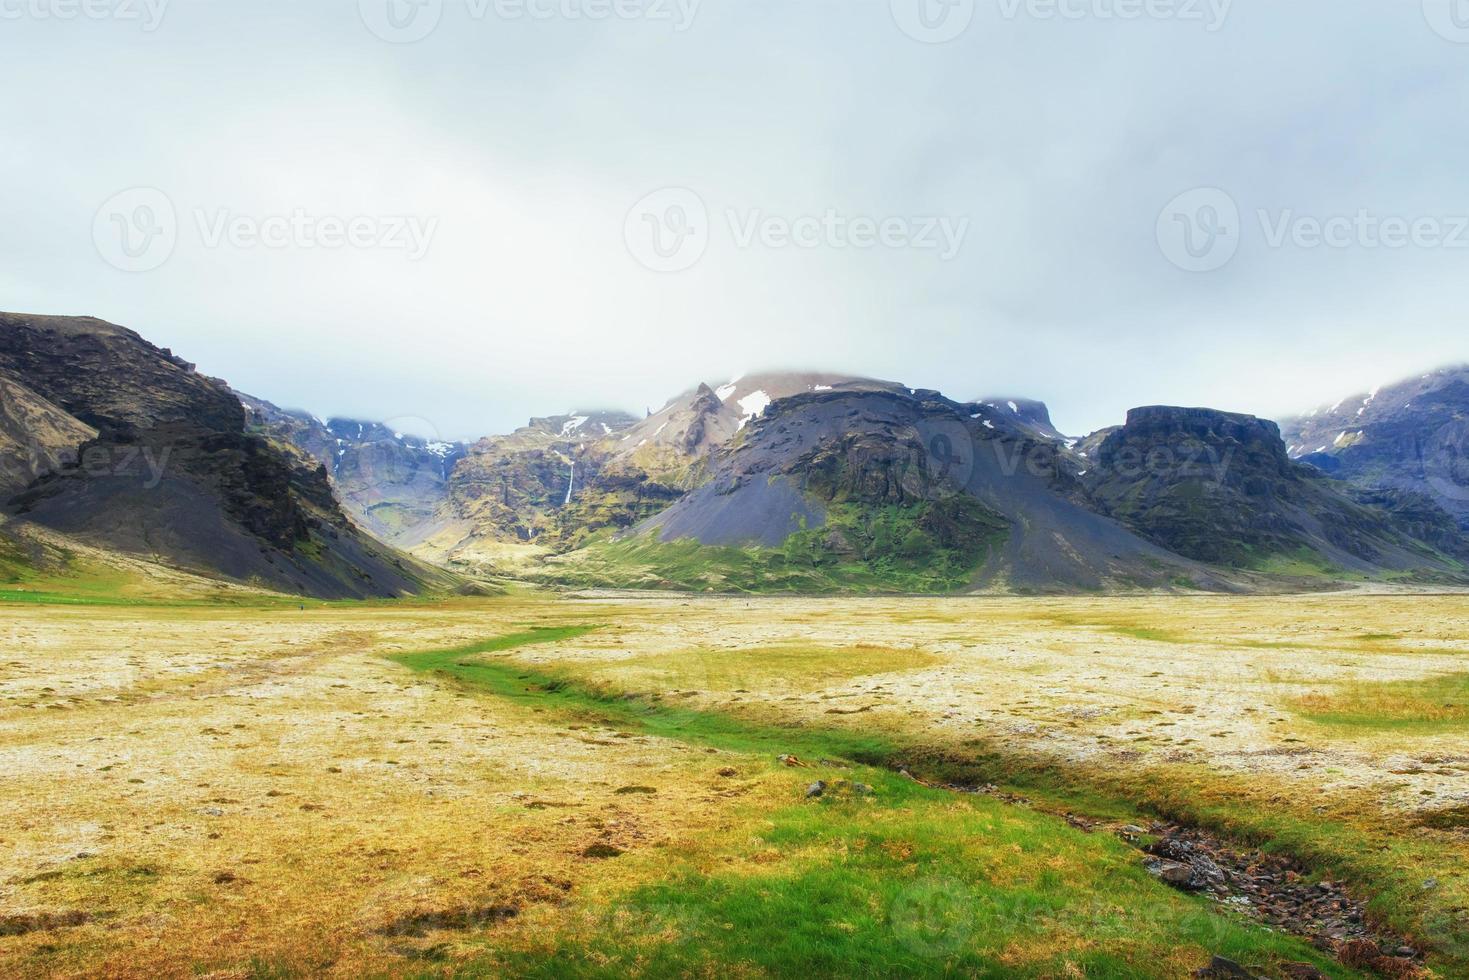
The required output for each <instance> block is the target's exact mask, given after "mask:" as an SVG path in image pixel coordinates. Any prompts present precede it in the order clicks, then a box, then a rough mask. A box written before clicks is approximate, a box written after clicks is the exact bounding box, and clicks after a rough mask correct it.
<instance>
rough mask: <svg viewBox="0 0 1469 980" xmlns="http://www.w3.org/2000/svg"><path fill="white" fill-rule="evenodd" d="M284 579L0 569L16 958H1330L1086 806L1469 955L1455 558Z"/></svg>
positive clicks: (961, 963) (1443, 955) (318, 968)
mask: <svg viewBox="0 0 1469 980" xmlns="http://www.w3.org/2000/svg"><path fill="white" fill-rule="evenodd" d="M305 605H306V608H304V609H303V608H299V607H298V606H296V605H291V606H286V607H283V606H282V605H281V604H279V603H278V602H274V601H271V600H267V599H264V598H262V599H260V600H259V602H254V601H253V600H251V599H250V598H249V597H248V596H244V597H240V596H237V597H236V601H235V604H234V605H232V606H221V605H214V604H203V603H190V604H182V605H179V604H172V605H149V604H139V605H127V606H111V605H96V604H74V603H73V604H55V603H42V602H36V601H27V602H10V603H0V615H3V619H0V771H3V772H4V774H5V785H6V789H5V792H4V794H3V795H0V974H3V975H7V976H8V975H17V976H43V975H62V976H95V975H99V974H101V975H109V976H196V975H204V976H217V977H286V976H308V975H318V974H328V975H338V976H363V975H368V976H373V975H380V976H400V975H410V976H438V975H450V974H453V975H467V976H475V975H483V976H493V975H503V974H505V973H513V974H521V975H546V976H566V975H574V976H622V975H627V974H642V975H648V976H665V975H670V974H674V975H679V974H682V975H696V976H698V975H711V976H712V975H733V976H767V975H791V974H806V975H816V976H825V975H837V974H842V975H893V974H918V975H923V974H928V975H945V974H949V975H990V976H1035V977H1136V976H1157V977H1180V976H1186V975H1188V973H1189V972H1190V971H1191V970H1193V969H1195V968H1197V967H1199V966H1202V965H1204V964H1205V963H1207V962H1208V960H1209V958H1210V956H1212V955H1215V954H1222V955H1225V956H1228V957H1230V958H1231V959H1235V960H1238V961H1239V962H1242V963H1246V964H1247V965H1249V966H1250V967H1251V968H1252V969H1254V970H1255V971H1257V972H1259V973H1260V974H1262V975H1266V976H1282V975H1283V973H1282V971H1283V970H1284V969H1285V967H1284V964H1286V963H1290V962H1309V963H1313V964H1315V965H1316V966H1317V967H1318V968H1320V969H1322V970H1324V971H1325V972H1326V973H1327V974H1328V975H1331V976H1353V975H1356V974H1354V973H1353V972H1352V971H1351V970H1349V969H1347V968H1345V967H1342V966H1339V965H1337V964H1334V963H1332V962H1330V959H1329V957H1326V956H1324V955H1322V954H1321V953H1320V952H1318V951H1316V950H1314V949H1312V948H1309V947H1308V946H1307V945H1306V944H1305V943H1303V942H1301V941H1298V940H1296V939H1293V938H1291V937H1288V936H1283V935H1280V934H1277V933H1272V932H1269V931H1267V930H1265V929H1264V928H1262V927H1261V926H1259V925H1258V924H1256V923H1255V922H1253V921H1252V920H1251V919H1250V917H1249V916H1248V915H1247V914H1245V913H1243V912H1240V911H1237V910H1236V911H1226V910H1224V909H1223V908H1222V907H1220V906H1218V905H1215V904H1213V903H1209V902H1207V901H1205V900H1202V899H1198V898H1194V897H1190V896H1186V895H1183V894H1180V893H1178V892H1175V891H1172V890H1170V889H1168V888H1166V887H1164V886H1162V885H1161V884H1158V883H1156V882H1155V881H1154V880H1153V879H1152V878H1150V877H1149V876H1148V875H1147V874H1146V873H1145V872H1144V871H1143V869H1142V867H1141V855H1139V853H1138V852H1137V851H1135V850H1134V849H1133V848H1132V847H1130V846H1129V845H1127V844H1125V843H1123V842H1122V841H1120V840H1119V839H1117V838H1116V837H1115V836H1113V835H1112V834H1110V833H1107V832H1105V831H1098V832H1094V833H1087V832H1085V831H1084V830H1082V829H1079V828H1077V827H1075V826H1073V825H1071V824H1070V823H1068V822H1067V821H1066V820H1064V819H1062V818H1061V817H1060V816H1058V815H1053V813H1054V814H1059V813H1062V812H1074V813H1079V814H1086V815H1088V816H1092V817H1098V818H1104V819H1108V820H1112V821H1117V822H1122V821H1128V822H1145V821H1146V820H1147V819H1148V818H1149V817H1150V816H1153V815H1164V816H1169V817H1173V818H1186V819H1190V820H1193V821H1196V822H1198V823H1201V824H1205V825H1208V826H1210V827H1213V828H1216V829H1219V830H1223V831H1227V832H1229V833H1230V834H1232V835H1233V836H1235V837H1238V838H1240V839H1241V840H1246V841H1253V842H1258V843H1263V844H1266V845H1268V846H1270V847H1274V848H1278V849H1284V850H1287V851H1289V852H1291V853H1294V854H1296V855H1299V856H1300V857H1302V858H1305V859H1308V860H1309V861H1310V862H1311V863H1312V864H1313V865H1314V866H1315V867H1316V868H1317V869H1318V873H1319V874H1321V875H1322V876H1329V877H1331V878H1332V879H1334V880H1339V881H1346V882H1348V883H1349V884H1351V885H1352V886H1353V889H1354V890H1355V891H1356V892H1358V893H1359V894H1360V896H1361V897H1363V898H1369V899H1371V900H1372V903H1371V911H1372V912H1373V914H1374V915H1376V916H1378V917H1380V918H1381V919H1382V920H1383V921H1384V922H1386V923H1389V924H1391V925H1392V926H1393V927H1394V928H1395V929H1397V930H1398V931H1400V932H1401V933H1403V934H1405V935H1407V936H1409V937H1410V938H1411V940H1412V941H1413V942H1415V943H1417V944H1419V945H1420V946H1421V947H1423V948H1425V949H1429V950H1430V951H1431V953H1432V956H1431V958H1430V960H1429V962H1430V964H1431V965H1432V968H1433V969H1434V970H1435V971H1436V972H1437V973H1438V975H1440V976H1446V977H1451V976H1465V975H1469V919H1466V916H1469V912H1466V909H1469V871H1466V869H1469V817H1466V814H1469V741H1466V737H1465V735H1466V728H1469V721H1466V717H1465V713H1464V701H1465V694H1464V687H1463V681H1462V678H1463V676H1464V675H1465V673H1469V663H1466V658H1469V643H1466V641H1465V639H1464V638H1465V637H1466V635H1469V633H1466V629H1469V598H1465V597H1460V596H1410V595H1388V596H1369V595H1365V594H1337V595H1320V596H1309V597H1270V598H1223V597H1160V598H1136V599H1133V598H1127V599H1123V598H1113V599H995V598H983V599H979V598H962V599H961V598H954V599H898V598H871V599H798V598H760V599H745V598H713V597H710V598H692V597H672V596H668V597H660V596H646V595H638V596H617V595H597V596H582V597H566V598H551V597H545V596H539V595H534V594H520V595H511V596H506V597H503V598H495V599H478V600H470V599H456V600H452V601H446V602H438V603H418V604H406V603H404V604H395V603H386V604H370V605H368V604H363V605H358V604H321V603H309V604H305ZM780 755H789V756H795V757H797V758H798V759H799V760H800V764H799V765H794V766H792V765H786V764H783V763H781V762H779V761H777V756H780ZM899 765H905V766H907V767H908V768H910V769H911V770H912V771H913V772H914V773H915V774H917V775H919V776H920V777H921V778H923V779H924V780H925V781H942V780H947V779H953V780H957V781H965V782H993V783H997V784H1000V785H1001V786H1002V787H1003V788H1005V789H1007V790H1009V791H1011V792H1013V793H1016V794H1019V795H1023V796H1025V797H1027V798H1028V799H1030V800H1031V801H1033V805H1031V806H1019V805H1014V804H1011V803H1007V802H1004V800H1003V799H1002V798H999V797H996V796H986V795H973V794H955V793H953V792H950V791H946V790H942V789H936V788H930V787H928V786H925V785H922V784H921V783H919V782H915V781H913V780H910V779H906V778H903V777H901V776H899V775H896V774H895V769H896V768H897V767H898V766H899ZM817 779H821V780H825V781H826V782H827V783H828V784H830V788H829V790H828V792H827V793H826V794H825V795H824V796H822V797H821V798H820V799H814V800H807V799H806V798H805V790H806V787H807V785H808V784H809V783H811V782H813V781H814V780H817ZM869 790H870V792H869Z"/></svg>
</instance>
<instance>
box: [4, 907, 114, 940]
mask: <svg viewBox="0 0 1469 980" xmlns="http://www.w3.org/2000/svg"><path fill="white" fill-rule="evenodd" d="M91 921H92V916H90V915H89V914H87V913H86V912H78V911H70V912H35V913H32V914H31V915H5V916H0V936H24V935H27V934H28V933H32V932H51V931H53V930H56V929H73V928H75V927H77V926H81V925H86V924H87V923H88V922H91Z"/></svg>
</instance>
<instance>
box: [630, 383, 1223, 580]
mask: <svg viewBox="0 0 1469 980" xmlns="http://www.w3.org/2000/svg"><path fill="white" fill-rule="evenodd" d="M711 470H712V475H711V478H710V479H709V481H708V482H707V483H705V484H704V485H702V486H700V487H699V488H697V489H695V490H693V491H692V492H690V493H689V494H687V495H686V496H685V497H683V498H682V499H681V500H679V501H678V502H677V503H675V504H674V505H673V506H672V507H670V508H669V509H668V510H667V511H666V512H664V513H662V514H660V515H658V516H657V517H654V518H652V519H651V520H649V521H647V522H645V523H644V524H643V525H641V526H640V527H639V528H637V529H636V532H635V533H639V534H656V535H657V536H658V539H659V540H661V541H663V542H665V543H669V544H671V543H675V542H677V541H680V540H694V541H697V542H699V543H700V544H702V545H705V546H728V545H742V546H748V545H763V546H765V547H777V546H782V545H784V544H786V542H788V541H789V539H790V538H791V536H793V535H808V534H809V532H810V531H812V530H816V529H828V528H829V533H825V534H821V535H819V536H817V538H816V540H815V542H814V547H816V548H817V549H818V550H820V551H822V552H824V556H823V558H824V560H830V561H832V562H839V561H842V560H851V559H852V558H854V557H855V558H857V559H860V560H864V561H874V560H877V559H878V558H879V557H880V556H878V555H876V554H874V553H873V552H872V550H871V546H872V544H873V540H874V537H875V535H876V532H877V531H878V530H880V529H881V528H883V527H888V528H889V529H897V530H898V531H900V532H901V533H900V534H899V535H898V536H897V537H895V538H894V539H893V540H891V541H890V542H889V544H888V548H890V549H895V550H898V551H902V550H904V549H907V550H911V551H912V552H913V553H914V554H917V555H930V556H932V555H941V556H943V557H945V558H946V559H953V560H960V559H961V558H967V559H968V560H969V567H970V572H969V574H968V575H967V578H968V583H967V584H968V585H969V586H971V587H973V588H981V589H984V588H991V589H1013V590H1019V591H1035V592H1051V591H1075V590H1099V589H1105V588H1133V587H1149V586H1169V585H1177V584H1183V583H1192V584H1195V585H1200V586H1203V587H1215V588H1222V587H1226V586H1227V585H1228V583H1227V582H1226V581H1225V580H1224V579H1223V578H1222V577H1220V576H1218V575H1216V574H1215V573H1214V572H1212V571H1211V570H1210V569H1208V568H1206V567H1205V566H1203V565H1201V564H1199V563H1197V562H1194V561H1191V560H1189V559H1186V558H1183V557H1180V556H1178V555H1175V554H1172V553H1170V552H1168V551H1167V550H1165V549H1164V548H1162V547H1160V546H1158V545H1157V544H1154V543H1152V542H1149V541H1147V540H1144V539H1143V538H1142V537H1141V536H1139V535H1138V534H1136V533H1134V532H1133V531H1131V530H1128V529H1127V528H1125V527H1123V526H1122V525H1121V524H1119V523H1118V522H1116V521H1114V520H1111V519H1109V518H1108V517H1105V516H1103V515H1100V514H1097V513H1095V512H1094V511H1093V510H1091V509H1090V507H1089V501H1088V497H1087V494H1086V491H1085V488H1084V486H1083V485H1082V483H1081V481H1080V479H1079V476H1078V472H1079V467H1078V465H1077V464H1076V462H1075V461H1074V460H1073V459H1072V458H1071V457H1070V455H1069V453H1068V450H1067V448H1066V446H1065V444H1064V442H1062V441H1060V440H1057V439H1049V438H1037V437H1036V433H1035V416H1030V417H1022V415H1021V413H1018V412H1016V411H1014V410H1012V409H1011V408H1010V407H1009V406H1008V404H1005V403H1001V404H1000V406H999V407H995V406H994V405H992V404H983V403H976V404H969V405H961V404H959V403H957V402H953V401H950V400H949V399H946V398H944V397H943V396H942V395H939V394H938V393H937V392H932V391H914V392H912V393H909V392H908V391H907V390H906V389H902V390H887V391H832V392H812V393H808V394H803V395H797V396H794V397H791V398H787V399H784V400H781V401H778V402H775V403H774V404H773V405H771V406H770V408H769V409H767V410H766V412H765V413H764V415H763V416H762V417H761V418H759V419H756V420H753V421H752V422H751V423H750V427H749V430H748V433H747V434H746V436H745V438H743V439H742V440H739V441H737V442H736V443H734V444H732V445H731V446H730V447H728V448H726V449H724V450H720V451H718V452H716V454H715V455H714V457H713V459H712V462H711Z"/></svg>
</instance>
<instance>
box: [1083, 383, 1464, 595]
mask: <svg viewBox="0 0 1469 980" xmlns="http://www.w3.org/2000/svg"><path fill="white" fill-rule="evenodd" d="M1094 462H1095V466H1094V467H1093V468H1091V469H1090V470H1089V471H1088V472H1087V474H1086V476H1085V478H1084V480H1085V483H1086V487H1087V490H1088V493H1089V494H1090V496H1091V498H1092V499H1093V500H1094V501H1095V502H1096V505H1097V507H1098V508H1099V509H1100V510H1102V511H1103V512H1105V513H1107V514H1110V515H1111V516H1113V517H1115V518H1116V519H1117V520H1119V521H1121V522H1122V523H1124V524H1126V525H1127V526H1128V527H1130V528H1132V529H1134V530H1135V531H1137V532H1138V533H1139V534H1141V535H1142V536H1144V537H1146V538H1147V539H1148V540H1150V541H1154V542H1156V543H1158V544H1160V545H1162V546H1163V547H1165V548H1167V549H1169V550H1170V551H1174V552H1176V553H1178V554H1180V555H1184V556H1186V557H1189V558H1193V559H1196V560H1198V561H1202V562H1208V563H1210V564H1217V565H1227V566H1233V567H1240V568H1268V567H1270V566H1271V565H1272V563H1280V562H1293V561H1304V562H1306V563H1307V564H1317V565H1319V566H1320V567H1321V568H1322V569H1327V568H1339V569H1344V570H1349V571H1356V572H1363V573H1367V572H1371V571H1374V570H1380V569H1390V570H1397V569H1403V570H1407V569H1424V570H1427V571H1433V570H1440V571H1442V570H1444V569H1445V567H1446V566H1444V565H1443V563H1442V562H1441V561H1440V560H1439V559H1437V558H1436V557H1435V556H1433V555H1431V554H1429V553H1428V552H1429V550H1430V549H1429V546H1428V545H1427V544H1425V543H1424V542H1422V541H1419V540H1417V539H1415V538H1413V537H1412V536H1411V535H1410V534H1408V533H1405V530H1404V529H1403V528H1399V527H1397V526H1395V525H1394V522H1393V520H1392V518H1391V517H1390V515H1389V514H1388V513H1387V512H1385V511H1383V510H1381V509H1379V508H1376V507H1371V506H1365V505H1363V504H1361V503H1359V502H1357V501H1355V500H1353V499H1352V498H1351V497H1349V496H1348V495H1347V494H1345V493H1343V492H1341V488H1339V487H1335V486H1333V485H1332V484H1331V483H1330V482H1329V481H1327V480H1325V479H1323V478H1322V477H1321V475H1320V474H1319V473H1317V472H1316V471H1315V470H1313V469H1311V468H1310V467H1306V466H1302V465H1300V464H1298V463H1296V462H1294V461H1292V460H1291V459H1290V457H1289V455H1288V454H1287V452H1286V445H1285V443H1284V442H1283V441H1282V440H1281V436H1280V430H1279V427H1278V426H1276V424H1275V423H1273V422H1269V421H1266V420H1264V419H1258V418H1255V417H1253V416H1249V415H1235V414H1231V413H1227V412H1218V411H1214V410H1211V409H1198V408H1170V407H1148V408H1139V409H1134V410H1133V411H1131V412H1129V413H1128V417H1127V424H1126V425H1124V426H1122V427H1121V428H1119V429H1116V430H1113V431H1112V432H1111V433H1110V434H1108V435H1107V436H1106V437H1105V438H1104V439H1102V441H1101V443H1100V445H1099V446H1098V447H1097V448H1096V450H1095V453H1094Z"/></svg>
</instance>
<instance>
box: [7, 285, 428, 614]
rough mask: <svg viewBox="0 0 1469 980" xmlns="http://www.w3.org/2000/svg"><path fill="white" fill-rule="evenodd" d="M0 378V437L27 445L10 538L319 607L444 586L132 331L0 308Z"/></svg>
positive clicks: (189, 370)
mask: <svg viewBox="0 0 1469 980" xmlns="http://www.w3.org/2000/svg"><path fill="white" fill-rule="evenodd" d="M0 383H3V387H0V394H4V396H5V407H4V409H3V411H0V417H3V418H4V419H5V423H4V428H5V430H6V432H7V437H6V442H7V444H11V445H23V446H25V447H26V449H25V452H26V459H27V464H26V468H25V470H24V471H19V472H18V475H13V476H11V477H9V478H8V483H9V485H8V486H7V488H6V489H7V490H8V491H10V492H9V493H8V494H7V500H8V502H7V503H6V505H5V510H6V512H7V514H8V516H9V517H10V522H9V524H11V525H14V526H15V527H18V528H21V529H24V528H25V527H26V526H28V525H30V526H35V527H38V528H43V529H49V530H50V531H54V532H60V533H61V534H63V535H65V536H67V537H69V538H71V539H73V540H75V541H77V542H78V543H79V544H81V545H86V546H91V547H95V548H100V549H106V550H109V551H113V552H117V553H121V554H126V555H134V556H143V557H146V558H148V559H151V560H153V561H156V562H161V563H163V564H166V565H170V566H176V567H180V568H184V569H190V570H195V571H202V572H206V573H209V574H215V575H220V576H224V577H227V578H230V579H234V580H237V581H241V582H249V583H254V584H259V585H263V586H266V587H268V588H272V589H276V590H279V591H286V592H295V593H300V594H307V595H313V596H318V597H323V598H355V597H368V596H394V595H403V594H408V593H412V592H416V591H420V590H422V589H423V588H424V587H425V586H426V585H430V584H433V585H437V586H443V585H446V584H449V583H450V582H451V581H452V580H451V579H450V578H449V577H448V576H446V575H445V574H443V573H441V572H438V571H436V570H433V569H430V568H428V567H426V566H423V565H420V564H419V563H417V562H415V561H413V560H411V559H408V558H406V557H405V556H403V555H400V554H398V553H395V552H393V551H392V550H391V549H389V548H387V547H385V546H383V545H381V544H380V543H378V542H376V541H374V540H372V539H371V538H369V537H368V536H366V535H365V534H363V533H362V532H361V531H359V530H358V529H357V528H356V527H355V526H354V525H353V524H352V522H351V521H350V520H348V519H347V517H346V515H345V514H343V513H342V511H341V508H340V507H339V505H338V503H337V501H336V499H335V497H334V496H333V494H332V491H331V487H330V484H329V483H328V481H327V477H326V473H325V471H324V470H323V468H322V467H321V466H319V465H314V463H308V462H307V461H306V460H304V459H303V458H302V456H301V455H300V454H298V453H295V452H294V451H292V450H289V449H288V448H286V447H284V446H282V445H281V444H279V443H276V442H274V441H272V440H269V439H266V438H263V437H261V436H259V435H256V434H252V433H249V432H247V427H246V415H245V409H244V407H243V406H242V405H241V403H240V401H239V399H238V398H237V397H235V395H234V393H233V392H231V391H230V389H229V388H228V386H226V385H225V384H224V383H223V382H220V381H217V380H214V379H212V378H207V377H205V376H203V375H201V374H199V373H198V372H197V371H196V370H195V369H194V367H193V365H191V364H188V363H187V362H185V361H183V360H182V359H181V358H179V357H177V356H175V355H174V354H173V353H172V352H171V351H168V350H163V349H160V348H157V347H155V346H153V345H152V344H150V343H148V342H147V341H145V340H144V339H143V338H142V337H140V336H139V335H138V334H136V333H134V332H133V331H131V330H127V329H125V328H123V327H119V326H116V325H114V324H111V323H106V322H104V321H102V320H97V319H93V318H89V317H86V318H72V317H48V316H33V315H25V314H14V313H0ZM8 455H9V457H10V458H12V459H16V458H18V452H17V450H15V449H14V448H12V449H11V451H10V452H9V453H8ZM27 477H30V479H26V478H27Z"/></svg>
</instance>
